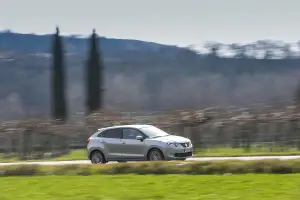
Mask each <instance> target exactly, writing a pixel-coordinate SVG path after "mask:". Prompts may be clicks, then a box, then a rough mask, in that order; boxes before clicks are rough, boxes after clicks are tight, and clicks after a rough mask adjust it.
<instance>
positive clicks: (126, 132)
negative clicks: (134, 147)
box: [123, 128, 143, 140]
mask: <svg viewBox="0 0 300 200" xmlns="http://www.w3.org/2000/svg"><path fill="white" fill-rule="evenodd" d="M136 136H143V135H142V134H141V132H140V131H139V130H136V129H133V128H124V129H123V139H129V140H135V139H136Z"/></svg>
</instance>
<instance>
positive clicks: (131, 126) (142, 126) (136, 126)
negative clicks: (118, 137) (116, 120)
mask: <svg viewBox="0 0 300 200" xmlns="http://www.w3.org/2000/svg"><path fill="white" fill-rule="evenodd" d="M150 126H152V125H148V124H128V125H117V126H109V127H103V128H99V129H98V130H107V129H113V128H137V129H140V128H145V127H150Z"/></svg>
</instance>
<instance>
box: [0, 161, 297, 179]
mask: <svg viewBox="0 0 300 200" xmlns="http://www.w3.org/2000/svg"><path fill="white" fill-rule="evenodd" d="M0 172H1V173H0V174H2V175H3V176H34V175H83V176H88V175H92V174H107V175H113V174H141V175H144V174H157V175H158V174H191V175H193V174H246V173H272V174H290V173H300V159H298V160H259V161H239V160H227V161H205V162H137V163H121V164H111V165H88V164H87V165H57V166H38V165H12V166H2V167H1V169H0Z"/></svg>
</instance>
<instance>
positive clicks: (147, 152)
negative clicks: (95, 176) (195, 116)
mask: <svg viewBox="0 0 300 200" xmlns="http://www.w3.org/2000/svg"><path fill="white" fill-rule="evenodd" d="M87 150H88V159H89V160H91V162H92V163H93V164H98V163H107V162H109V161H118V162H126V161H143V160H150V161H152V160H185V159H186V158H187V157H191V156H192V155H193V145H192V143H191V141H190V140H189V139H188V138H184V137H180V136H175V135H170V134H168V133H166V132H165V131H163V130H161V129H159V128H157V127H155V126H152V125H122V126H112V127H106V128H101V129H99V130H98V131H97V132H96V133H94V134H93V135H92V136H91V137H90V138H89V139H88V145H87Z"/></svg>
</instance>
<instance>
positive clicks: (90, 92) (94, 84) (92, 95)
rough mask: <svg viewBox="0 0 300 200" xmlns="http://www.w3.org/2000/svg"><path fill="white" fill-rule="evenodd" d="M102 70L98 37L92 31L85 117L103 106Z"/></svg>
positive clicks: (87, 71)
mask: <svg viewBox="0 0 300 200" xmlns="http://www.w3.org/2000/svg"><path fill="white" fill-rule="evenodd" d="M103 70H104V65H103V62H102V59H101V53H100V49H99V47H98V37H97V34H96V31H95V29H94V30H93V33H92V35H91V37H90V51H89V55H88V60H87V67H86V108H87V113H86V114H87V115H89V114H90V113H92V112H94V111H96V110H99V109H101V108H102V106H103V83H104V81H103Z"/></svg>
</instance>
